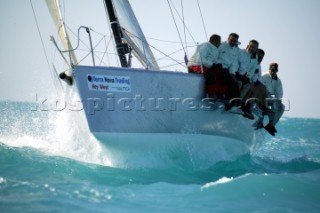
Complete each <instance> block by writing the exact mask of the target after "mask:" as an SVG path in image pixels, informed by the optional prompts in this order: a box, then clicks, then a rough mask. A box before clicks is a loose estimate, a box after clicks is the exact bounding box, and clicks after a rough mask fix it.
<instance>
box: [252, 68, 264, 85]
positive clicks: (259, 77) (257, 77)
mask: <svg viewBox="0 0 320 213" xmlns="http://www.w3.org/2000/svg"><path fill="white" fill-rule="evenodd" d="M256 70H257V71H258V72H254V74H253V76H252V77H251V81H252V82H256V81H260V82H262V75H261V65H260V64H257V67H256Z"/></svg>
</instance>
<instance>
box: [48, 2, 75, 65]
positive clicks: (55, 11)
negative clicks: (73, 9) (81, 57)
mask: <svg viewBox="0 0 320 213" xmlns="http://www.w3.org/2000/svg"><path fill="white" fill-rule="evenodd" d="M46 3H47V6H48V9H49V11H50V14H51V16H52V19H53V21H54V23H55V25H56V27H57V30H58V33H59V37H60V40H61V42H62V44H63V47H64V48H65V50H72V49H73V47H72V45H71V43H70V39H69V36H68V33H67V31H66V29H65V26H64V23H63V19H62V15H61V11H60V1H59V0H46ZM70 54H71V58H72V61H73V64H78V62H77V58H76V55H75V54H74V52H73V51H71V52H70Z"/></svg>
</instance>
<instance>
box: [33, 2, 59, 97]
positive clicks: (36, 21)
mask: <svg viewBox="0 0 320 213" xmlns="http://www.w3.org/2000/svg"><path fill="white" fill-rule="evenodd" d="M30 5H31V8H32V12H33V17H34V19H35V23H36V26H37V30H38V33H39V36H40V40H41V44H42V49H43V53H44V55H45V58H46V62H47V65H48V68H49V71H50V76H51V78H52V81H53V82H54V86H55V88H56V92H57V94H58V95H60V94H59V92H58V91H61V89H62V88H63V87H62V84H61V82H60V81H59V83H60V84H59V86H58V85H57V84H58V83H57V80H56V79H55V78H54V76H53V75H52V73H53V71H52V69H51V66H50V63H49V59H48V55H47V51H46V48H45V45H44V42H43V38H42V34H41V31H40V27H39V23H38V19H37V16H36V12H35V10H34V7H33V4H32V0H30ZM54 73H55V75H56V77H58V73H57V72H56V71H54Z"/></svg>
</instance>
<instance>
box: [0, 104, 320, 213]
mask: <svg viewBox="0 0 320 213" xmlns="http://www.w3.org/2000/svg"><path fill="white" fill-rule="evenodd" d="M70 113H71V112H68V111H59V112H58V111H54V110H49V109H45V108H42V109H41V110H39V109H37V106H36V105H34V104H30V103H22V102H5V101H1V102H0V212H1V213H2V212H10V213H11V212H112V213H113V212H320V119H307V118H305V119H304V118H283V119H281V120H280V122H279V124H278V126H277V129H278V132H279V133H278V134H277V136H276V137H272V136H269V135H266V138H265V139H264V141H260V145H259V146H257V147H256V148H255V149H254V150H251V151H250V152H248V153H245V154H243V155H241V156H237V157H235V158H232V159H231V160H222V161H219V162H216V163H214V164H212V165H210V166H209V167H208V168H205V169H204V168H202V167H201V166H199V167H195V166H189V165H190V159H188V158H186V157H185V155H183V157H182V154H183V153H181V158H180V163H179V164H174V163H171V164H168V166H167V167H163V166H161V167H159V166H158V165H159V164H160V162H153V165H154V166H153V167H148V168H146V167H143V166H142V167H139V165H136V167H126V165H122V166H116V167H115V166H114V165H113V160H114V159H110V158H109V156H108V150H106V148H105V147H104V146H103V145H102V144H101V143H99V141H97V140H96V139H95V138H94V137H93V136H91V135H90V134H88V127H87V126H86V125H85V123H84V121H83V118H81V116H76V118H73V119H70ZM220 140H224V139H223V138H221V139H220ZM155 152H157V150H155ZM175 158H179V153H177V155H176V156H175ZM145 160H146V161H147V160H148V159H145ZM159 161H161V159H159ZM181 161H182V162H181ZM158 163H159V164H158Z"/></svg>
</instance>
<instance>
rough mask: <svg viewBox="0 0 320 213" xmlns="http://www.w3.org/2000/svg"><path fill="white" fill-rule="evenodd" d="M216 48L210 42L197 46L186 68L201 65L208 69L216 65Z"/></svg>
mask: <svg viewBox="0 0 320 213" xmlns="http://www.w3.org/2000/svg"><path fill="white" fill-rule="evenodd" d="M218 53H219V51H218V48H217V47H216V46H214V45H213V44H211V43H210V42H204V43H202V44H200V45H198V46H197V49H196V51H195V53H194V54H193V56H192V57H191V58H190V61H189V62H188V66H197V65H203V66H205V67H208V68H210V67H211V66H212V64H214V63H215V64H216V63H217V59H218Z"/></svg>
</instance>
